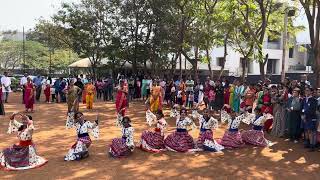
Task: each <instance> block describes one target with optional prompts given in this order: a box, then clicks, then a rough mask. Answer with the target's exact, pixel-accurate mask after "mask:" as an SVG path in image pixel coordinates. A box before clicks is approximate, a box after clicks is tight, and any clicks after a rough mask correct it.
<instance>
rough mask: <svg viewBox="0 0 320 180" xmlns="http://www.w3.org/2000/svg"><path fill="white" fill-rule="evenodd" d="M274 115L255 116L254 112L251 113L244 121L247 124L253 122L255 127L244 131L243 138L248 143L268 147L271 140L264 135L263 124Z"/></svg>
mask: <svg viewBox="0 0 320 180" xmlns="http://www.w3.org/2000/svg"><path fill="white" fill-rule="evenodd" d="M272 118H273V117H272V115H270V114H264V115H263V116H255V115H254V114H249V115H248V116H247V117H246V118H244V119H243V120H242V121H243V122H244V123H246V124H250V123H251V124H252V125H253V128H252V129H251V130H247V131H244V132H242V139H243V141H244V142H246V143H248V144H252V145H255V146H262V147H266V146H268V145H269V141H268V140H267V139H266V138H265V137H264V133H263V126H264V123H265V122H266V121H267V120H268V119H272Z"/></svg>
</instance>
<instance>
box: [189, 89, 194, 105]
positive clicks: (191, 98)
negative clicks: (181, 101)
mask: <svg viewBox="0 0 320 180" xmlns="http://www.w3.org/2000/svg"><path fill="white" fill-rule="evenodd" d="M193 102H194V94H193V91H191V92H190V93H189V96H188V107H189V108H190V109H192V108H193Z"/></svg>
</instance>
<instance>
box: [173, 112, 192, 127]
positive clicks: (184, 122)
mask: <svg viewBox="0 0 320 180" xmlns="http://www.w3.org/2000/svg"><path fill="white" fill-rule="evenodd" d="M176 126H177V129H187V128H188V127H190V126H191V128H192V129H195V128H196V125H195V124H194V122H193V121H192V119H190V118H188V117H185V118H184V119H180V115H178V116H177V120H176Z"/></svg>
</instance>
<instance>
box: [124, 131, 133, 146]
mask: <svg viewBox="0 0 320 180" xmlns="http://www.w3.org/2000/svg"><path fill="white" fill-rule="evenodd" d="M133 132H134V129H133V127H128V128H122V131H121V133H122V138H125V139H126V145H127V146H134V141H133Z"/></svg>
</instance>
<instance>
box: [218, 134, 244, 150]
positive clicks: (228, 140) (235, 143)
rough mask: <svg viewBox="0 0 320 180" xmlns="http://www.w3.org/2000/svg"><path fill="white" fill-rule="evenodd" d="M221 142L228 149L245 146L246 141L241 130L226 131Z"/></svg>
mask: <svg viewBox="0 0 320 180" xmlns="http://www.w3.org/2000/svg"><path fill="white" fill-rule="evenodd" d="M220 144H221V145H223V146H224V147H225V148H227V149H233V148H240V147H243V146H244V142H243V140H242V137H241V134H240V132H239V131H234V132H231V131H226V132H225V133H224V135H223V137H222V139H221V143H220Z"/></svg>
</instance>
